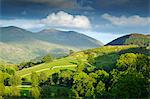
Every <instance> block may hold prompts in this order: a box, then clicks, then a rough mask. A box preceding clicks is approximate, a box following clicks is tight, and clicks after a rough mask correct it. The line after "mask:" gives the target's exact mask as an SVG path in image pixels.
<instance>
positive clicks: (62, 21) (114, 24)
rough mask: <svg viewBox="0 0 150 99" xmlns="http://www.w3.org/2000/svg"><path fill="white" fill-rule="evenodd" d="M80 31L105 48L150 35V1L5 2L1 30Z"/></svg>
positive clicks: (0, 4)
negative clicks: (117, 41) (133, 35)
mask: <svg viewBox="0 0 150 99" xmlns="http://www.w3.org/2000/svg"><path fill="white" fill-rule="evenodd" d="M4 26H17V27H20V28H23V29H26V30H29V31H33V32H36V31H40V30H42V29H47V28H55V29H59V30H65V31H77V32H80V33H83V34H85V35H88V36H91V37H93V38H95V39H97V40H100V41H102V42H103V43H104V44H106V43H108V42H110V41H111V40H113V39H115V38H117V37H120V36H123V35H126V34H130V33H142V34H150V0H1V2H0V27H4Z"/></svg>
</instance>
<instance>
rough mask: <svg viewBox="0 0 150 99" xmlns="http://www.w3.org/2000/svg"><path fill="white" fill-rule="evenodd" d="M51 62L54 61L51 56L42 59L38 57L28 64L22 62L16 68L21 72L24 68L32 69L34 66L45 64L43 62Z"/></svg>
mask: <svg viewBox="0 0 150 99" xmlns="http://www.w3.org/2000/svg"><path fill="white" fill-rule="evenodd" d="M53 60H54V57H53V56H52V55H51V54H47V55H45V56H44V57H42V58H40V57H38V58H35V59H33V60H31V61H29V62H22V63H20V64H19V65H18V68H19V70H22V69H24V68H29V67H32V66H34V65H37V64H41V63H45V62H51V61H53Z"/></svg>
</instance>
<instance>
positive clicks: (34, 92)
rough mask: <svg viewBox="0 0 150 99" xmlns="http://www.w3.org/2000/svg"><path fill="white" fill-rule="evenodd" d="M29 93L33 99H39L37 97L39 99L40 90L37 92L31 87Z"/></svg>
mask: <svg viewBox="0 0 150 99" xmlns="http://www.w3.org/2000/svg"><path fill="white" fill-rule="evenodd" d="M31 93H32V97H34V98H35V99H39V97H40V90H39V88H38V87H32V89H31Z"/></svg>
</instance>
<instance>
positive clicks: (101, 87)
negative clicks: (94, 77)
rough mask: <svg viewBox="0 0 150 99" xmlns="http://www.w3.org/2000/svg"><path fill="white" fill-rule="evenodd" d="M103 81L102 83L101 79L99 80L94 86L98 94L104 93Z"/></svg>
mask: <svg viewBox="0 0 150 99" xmlns="http://www.w3.org/2000/svg"><path fill="white" fill-rule="evenodd" d="M105 90H106V89H105V83H103V82H102V81H99V82H98V84H97V86H96V94H97V95H98V96H102V95H104V93H105Z"/></svg>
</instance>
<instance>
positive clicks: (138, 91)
mask: <svg viewBox="0 0 150 99" xmlns="http://www.w3.org/2000/svg"><path fill="white" fill-rule="evenodd" d="M116 79H117V80H115V82H113V84H112V89H111V93H112V96H114V97H118V98H145V97H148V90H147V81H146V80H145V79H144V78H143V75H142V74H141V73H138V72H136V71H135V70H130V71H129V70H127V71H124V72H122V73H119V74H118V78H116Z"/></svg>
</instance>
